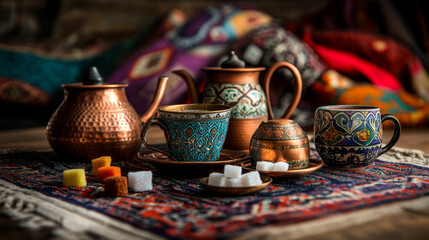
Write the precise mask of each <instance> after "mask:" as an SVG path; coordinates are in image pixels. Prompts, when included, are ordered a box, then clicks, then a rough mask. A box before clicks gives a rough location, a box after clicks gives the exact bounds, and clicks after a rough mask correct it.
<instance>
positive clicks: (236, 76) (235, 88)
mask: <svg viewBox="0 0 429 240" xmlns="http://www.w3.org/2000/svg"><path fill="white" fill-rule="evenodd" d="M234 59H236V56H235V54H234V53H233V52H232V53H231V56H230V58H229V59H228V60H226V61H225V62H224V63H223V64H222V65H221V67H206V68H202V69H201V70H202V71H203V72H205V73H206V75H205V76H206V77H205V78H206V85H205V87H204V92H203V96H202V102H203V103H214V104H223V105H226V106H229V107H231V108H232V111H231V120H230V123H229V127H228V133H227V136H226V139H225V145H224V147H225V148H226V149H234V150H247V149H249V144H250V139H251V137H252V134H253V133H254V132H255V130H256V128H258V126H259V124H260V123H261V122H262V121H264V120H268V119H274V114H273V111H272V108H271V100H270V92H269V86H270V80H271V77H272V75H273V73H274V72H275V71H276V70H277V69H279V68H282V67H285V68H288V69H289V70H290V71H291V72H292V74H293V76H294V79H295V85H294V97H293V99H292V102H291V104H290V105H289V107H288V108H287V110H286V112H285V113H284V114H283V118H288V117H289V116H290V115H291V113H292V112H293V110H295V108H296V106H297V105H298V103H299V101H300V99H301V91H302V80H301V75H300V73H299V71H298V69H297V68H296V67H295V66H293V65H292V64H290V63H287V62H278V63H276V64H274V65H273V66H272V67H270V68H269V69H268V71H267V73H266V74H265V76H264V77H263V79H262V86H261V85H260V83H259V76H260V74H261V72H262V71H264V70H265V68H264V67H254V68H246V67H244V64H235V63H234V62H233V61H234ZM174 73H175V74H177V75H179V76H181V77H182V78H184V79H185V80H186V82H187V83H188V85H190V84H189V83H193V82H194V81H193V79H192V77H191V75H190V74H189V73H188V72H187V71H185V70H177V71H174ZM264 89H265V90H264ZM190 95H191V96H195V95H197V93H196V88H195V86H194V87H192V89H190Z"/></svg>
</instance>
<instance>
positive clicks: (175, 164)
mask: <svg viewBox="0 0 429 240" xmlns="http://www.w3.org/2000/svg"><path fill="white" fill-rule="evenodd" d="M137 159H138V160H140V161H142V162H143V163H148V164H150V165H152V166H153V167H154V168H155V169H156V170H158V171H159V172H162V173H165V174H168V175H176V176H186V177H204V176H207V175H209V174H210V173H212V172H223V168H224V166H225V165H226V164H231V165H234V164H239V163H241V162H243V161H245V160H248V159H249V154H248V153H243V152H239V151H232V150H222V151H221V153H220V156H219V159H218V160H217V161H207V162H189V161H173V160H170V159H169V158H168V157H166V156H165V155H164V154H162V153H158V152H154V151H145V152H139V153H138V154H137Z"/></svg>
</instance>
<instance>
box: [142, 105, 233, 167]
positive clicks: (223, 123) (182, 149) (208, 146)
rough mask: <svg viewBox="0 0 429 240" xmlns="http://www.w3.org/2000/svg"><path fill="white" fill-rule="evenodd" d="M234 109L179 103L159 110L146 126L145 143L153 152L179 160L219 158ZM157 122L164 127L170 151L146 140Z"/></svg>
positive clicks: (221, 106)
mask: <svg viewBox="0 0 429 240" xmlns="http://www.w3.org/2000/svg"><path fill="white" fill-rule="evenodd" d="M230 115H231V108H230V107H227V106H224V105H218V104H198V103H196V104H180V105H171V106H164V107H160V108H158V109H157V112H156V117H154V118H151V119H150V120H149V121H148V122H146V124H145V125H144V126H143V130H142V134H141V135H142V142H143V144H144V145H145V146H146V147H147V148H148V149H151V150H153V151H157V152H160V153H163V154H165V155H166V156H167V157H169V158H170V159H171V160H176V161H216V160H217V159H218V158H219V155H220V151H221V149H222V146H223V143H224V141H225V136H226V133H227V131H228V124H229V118H230ZM152 124H155V125H158V126H160V127H161V129H163V130H164V134H165V138H166V141H167V146H168V150H163V149H160V148H157V147H155V146H153V145H150V144H148V143H147V142H146V132H147V130H148V129H149V127H150V125H152Z"/></svg>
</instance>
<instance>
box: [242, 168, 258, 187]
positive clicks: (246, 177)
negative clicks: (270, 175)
mask: <svg viewBox="0 0 429 240" xmlns="http://www.w3.org/2000/svg"><path fill="white" fill-rule="evenodd" d="M241 181H242V182H243V186H245V187H252V186H257V185H260V184H262V180H261V176H259V172H258V171H251V172H248V173H245V174H243V176H241Z"/></svg>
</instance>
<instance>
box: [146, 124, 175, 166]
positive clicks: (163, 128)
mask: <svg viewBox="0 0 429 240" xmlns="http://www.w3.org/2000/svg"><path fill="white" fill-rule="evenodd" d="M152 124H155V125H158V126H159V127H160V128H161V129H162V130H163V131H164V133H165V138H166V141H167V142H168V141H169V139H170V134H169V133H168V131H167V127H166V126H165V125H164V124H163V123H162V122H160V121H159V120H158V119H156V118H151V119H149V121H147V122H146V123H145V124H144V125H143V129H142V133H141V139H142V142H143V144H144V145H145V147H147V148H148V149H150V150H153V151H155V152H160V153H162V154H164V155H165V156H167V157H168V158H169V159H170V160H173V161H176V158H175V157H173V156H172V155H171V154H170V153H169V152H167V151H165V150H163V149H160V148H157V147H155V146H153V145H151V144H149V143H147V141H146V133H147V131H148V130H149V127H150V125H152Z"/></svg>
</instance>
